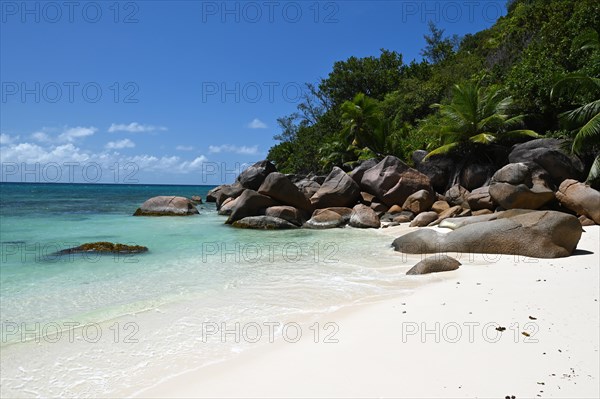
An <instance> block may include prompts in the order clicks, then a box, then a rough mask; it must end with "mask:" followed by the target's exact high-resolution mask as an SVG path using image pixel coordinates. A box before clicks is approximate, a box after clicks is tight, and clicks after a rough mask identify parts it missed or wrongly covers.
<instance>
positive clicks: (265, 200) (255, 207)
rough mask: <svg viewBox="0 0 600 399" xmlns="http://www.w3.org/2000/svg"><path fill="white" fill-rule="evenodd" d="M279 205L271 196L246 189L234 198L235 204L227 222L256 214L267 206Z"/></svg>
mask: <svg viewBox="0 0 600 399" xmlns="http://www.w3.org/2000/svg"><path fill="white" fill-rule="evenodd" d="M277 205H280V204H279V203H278V202H277V201H275V200H274V199H273V198H271V197H267V196H266V195H262V194H259V193H257V192H256V191H253V190H246V191H244V192H243V193H242V195H240V196H239V197H238V198H236V204H235V207H234V208H233V210H232V212H231V215H230V216H229V219H227V222H226V223H227V224H231V223H233V222H236V221H238V220H241V219H243V218H245V217H248V216H258V215H260V213H261V212H262V213H264V211H265V210H266V209H267V208H270V207H272V206H277Z"/></svg>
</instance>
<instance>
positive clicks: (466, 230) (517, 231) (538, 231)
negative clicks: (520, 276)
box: [392, 211, 582, 258]
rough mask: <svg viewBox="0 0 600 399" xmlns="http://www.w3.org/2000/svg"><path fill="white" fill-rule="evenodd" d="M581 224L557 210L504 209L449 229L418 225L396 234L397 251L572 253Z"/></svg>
mask: <svg viewBox="0 0 600 399" xmlns="http://www.w3.org/2000/svg"><path fill="white" fill-rule="evenodd" d="M581 233H582V229H581V224H580V223H579V220H578V219H577V218H576V217H575V216H573V215H568V214H565V213H562V212H556V211H525V212H522V211H521V212H513V213H511V212H505V215H504V217H502V218H498V219H496V220H491V221H487V222H480V223H473V224H467V225H465V226H463V227H460V228H457V229H455V230H453V231H451V232H450V233H447V234H443V233H440V232H437V231H435V230H433V229H419V230H417V231H414V232H411V233H408V234H406V235H404V236H402V237H399V238H397V239H396V240H394V242H393V244H392V245H393V247H394V249H395V250H396V251H400V252H405V253H413V254H422V253H436V252H448V251H452V252H459V253H487V254H508V255H522V256H529V257H535V258H560V257H565V256H569V255H571V254H572V253H573V251H574V250H575V248H576V247H577V243H578V242H579V239H580V238H581Z"/></svg>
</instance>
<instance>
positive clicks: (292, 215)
mask: <svg viewBox="0 0 600 399" xmlns="http://www.w3.org/2000/svg"><path fill="white" fill-rule="evenodd" d="M265 216H271V217H274V218H278V219H284V220H287V221H288V222H290V223H293V224H295V225H297V226H302V223H304V221H305V220H306V219H305V217H304V214H303V212H302V211H301V210H299V209H297V208H294V207H293V206H288V205H280V206H272V207H270V208H267V210H266V211H265Z"/></svg>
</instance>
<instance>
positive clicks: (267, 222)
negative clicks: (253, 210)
mask: <svg viewBox="0 0 600 399" xmlns="http://www.w3.org/2000/svg"><path fill="white" fill-rule="evenodd" d="M232 225H233V227H239V228H242V229H259V230H282V229H297V228H298V226H296V225H295V224H293V223H290V222H288V221H287V220H284V219H280V218H276V217H272V216H248V217H245V218H243V219H240V220H237V221H235V222H233V224H232Z"/></svg>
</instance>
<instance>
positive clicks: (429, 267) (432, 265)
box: [406, 255, 461, 275]
mask: <svg viewBox="0 0 600 399" xmlns="http://www.w3.org/2000/svg"><path fill="white" fill-rule="evenodd" d="M460 265H461V263H460V262H459V261H457V260H456V259H454V258H452V257H450V256H447V255H437V256H429V257H427V258H425V259H423V260H422V261H420V262H419V263H417V264H416V265H414V266H413V267H412V268H411V269H410V270H409V271H407V272H406V274H408V275H415V274H429V273H439V272H449V271H452V270H456V269H458V267H459V266H460Z"/></svg>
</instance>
